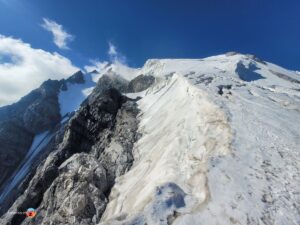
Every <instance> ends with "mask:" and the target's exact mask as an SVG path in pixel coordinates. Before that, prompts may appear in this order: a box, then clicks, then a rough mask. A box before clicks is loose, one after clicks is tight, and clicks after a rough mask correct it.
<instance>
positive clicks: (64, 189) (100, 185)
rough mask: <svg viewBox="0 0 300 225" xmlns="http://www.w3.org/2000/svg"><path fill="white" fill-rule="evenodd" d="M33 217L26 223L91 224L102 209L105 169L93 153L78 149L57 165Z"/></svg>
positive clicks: (105, 201) (105, 186) (104, 202)
mask: <svg viewBox="0 0 300 225" xmlns="http://www.w3.org/2000/svg"><path fill="white" fill-rule="evenodd" d="M58 173H59V176H58V177H57V178H56V179H55V180H54V181H53V183H52V184H51V186H50V188H49V189H47V191H46V192H45V193H44V197H43V201H42V203H41V205H40V207H39V209H38V211H39V213H38V215H37V217H36V218H35V219H34V220H27V221H24V223H25V224H51V223H52V224H71V221H76V224H82V225H85V224H92V223H95V222H96V221H99V220H100V216H101V215H102V213H103V211H104V210H105V206H106V203H107V199H106V196H105V194H104V193H105V192H106V191H107V189H108V185H107V179H106V171H105V169H104V168H103V166H102V165H101V164H100V162H99V161H97V160H96V158H95V157H93V156H91V155H88V154H86V153H77V154H75V155H73V156H71V157H70V158H69V159H67V160H66V161H65V162H64V163H63V164H62V165H61V166H60V167H59V168H58Z"/></svg>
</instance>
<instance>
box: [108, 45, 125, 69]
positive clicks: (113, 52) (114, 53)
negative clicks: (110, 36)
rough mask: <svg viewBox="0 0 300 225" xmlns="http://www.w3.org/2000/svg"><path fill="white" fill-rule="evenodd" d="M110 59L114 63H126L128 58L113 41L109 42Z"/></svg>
mask: <svg viewBox="0 0 300 225" xmlns="http://www.w3.org/2000/svg"><path fill="white" fill-rule="evenodd" d="M107 54H108V56H109V59H110V61H111V62H113V63H121V64H126V63H127V58H126V56H124V55H123V54H122V53H120V52H119V51H118V50H117V47H116V46H115V45H114V44H113V43H112V42H108V52H107Z"/></svg>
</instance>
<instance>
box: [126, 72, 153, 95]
mask: <svg viewBox="0 0 300 225" xmlns="http://www.w3.org/2000/svg"><path fill="white" fill-rule="evenodd" d="M154 81H155V78H154V77H153V76H150V75H139V76H137V77H136V78H134V79H133V80H131V81H130V82H129V84H128V92H129V93H133V92H140V91H144V90H146V89H147V88H149V87H150V86H151V85H152V84H153V83H154Z"/></svg>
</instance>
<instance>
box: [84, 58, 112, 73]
mask: <svg viewBox="0 0 300 225" xmlns="http://www.w3.org/2000/svg"><path fill="white" fill-rule="evenodd" d="M90 63H91V65H87V66H85V67H84V70H85V71H86V72H92V71H94V70H96V71H98V72H100V71H102V69H104V67H105V66H106V65H107V64H108V62H107V61H99V60H90Z"/></svg>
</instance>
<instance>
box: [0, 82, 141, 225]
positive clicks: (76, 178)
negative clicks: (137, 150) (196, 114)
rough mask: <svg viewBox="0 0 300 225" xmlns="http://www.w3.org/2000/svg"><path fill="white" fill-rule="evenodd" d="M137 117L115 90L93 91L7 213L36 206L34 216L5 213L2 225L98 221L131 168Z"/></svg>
mask: <svg viewBox="0 0 300 225" xmlns="http://www.w3.org/2000/svg"><path fill="white" fill-rule="evenodd" d="M101 84H103V83H101ZM101 84H100V85H101ZM108 87H110V85H108ZM137 113H138V110H137V106H136V103H135V102H134V101H131V100H130V99H128V98H126V97H124V96H122V95H121V94H120V93H119V92H118V91H117V90H116V89H112V88H105V86H102V88H100V87H98V88H95V89H94V91H93V93H92V94H91V95H90V96H89V98H88V99H87V100H86V101H85V102H84V103H83V104H82V106H81V108H80V110H79V111H78V112H77V113H76V114H75V115H74V117H73V118H72V119H71V120H70V121H69V123H68V125H67V127H66V129H65V132H64V133H63V134H62V135H63V137H61V138H60V139H61V140H62V141H61V142H60V143H59V144H57V145H56V146H55V147H54V148H53V151H52V152H51V153H50V154H49V156H48V157H47V158H46V159H45V160H44V161H43V162H42V163H41V164H40V165H39V166H38V168H37V169H36V172H35V174H34V175H33V177H32V179H31V180H30V182H29V184H28V187H27V188H26V190H25V192H24V194H22V195H21V196H20V197H19V198H18V199H17V200H16V201H15V203H14V204H13V206H12V207H11V208H10V209H9V211H25V210H26V209H27V208H30V207H32V208H37V210H38V215H37V217H35V218H34V219H29V218H25V216H23V215H14V214H10V213H6V214H4V215H3V216H2V217H1V219H0V224H1V225H5V224H7V225H8V224H14V225H17V224H50V221H51V222H53V223H51V224H96V223H98V222H99V221H100V218H101V215H102V213H103V211H104V209H105V207H106V204H107V201H108V200H107V197H108V195H109V191H110V189H111V187H112V185H113V184H114V180H115V178H116V177H117V176H119V175H122V174H123V173H124V172H125V171H126V170H128V169H129V168H130V166H131V165H132V160H133V157H132V153H131V150H132V147H133V144H134V142H135V141H136V139H137V135H136V130H137V120H136V117H137ZM58 139H59V138H58Z"/></svg>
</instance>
